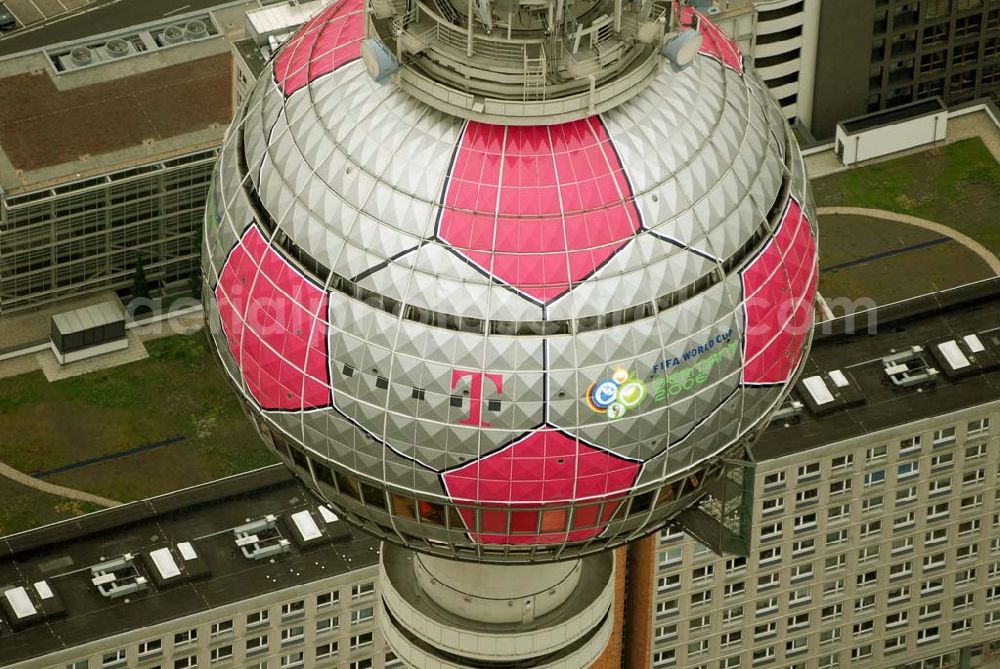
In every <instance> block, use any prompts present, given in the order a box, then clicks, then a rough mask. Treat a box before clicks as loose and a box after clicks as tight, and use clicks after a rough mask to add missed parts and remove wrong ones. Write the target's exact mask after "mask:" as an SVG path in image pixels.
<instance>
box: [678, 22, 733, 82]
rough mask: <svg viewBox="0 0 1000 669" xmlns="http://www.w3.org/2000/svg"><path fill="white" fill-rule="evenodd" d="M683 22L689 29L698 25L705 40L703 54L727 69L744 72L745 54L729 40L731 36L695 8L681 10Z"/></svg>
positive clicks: (702, 45) (702, 47)
mask: <svg viewBox="0 0 1000 669" xmlns="http://www.w3.org/2000/svg"><path fill="white" fill-rule="evenodd" d="M681 11H682V12H683V13H682V14H681V17H682V22H683V24H684V25H685V26H687V27H689V28H690V27H694V26H695V24H697V27H698V32H700V33H701V36H702V38H703V41H702V44H701V53H703V54H705V55H707V56H711V57H712V58H715V59H716V60H718V61H720V62H721V63H722V64H723V65H725V66H726V67H729V68H732V69H733V70H736V71H737V72H740V73H742V72H743V54H742V53H740V48H739V47H738V46H737V45H736V43H735V42H733V41H732V40H731V39H729V36H728V35H726V33H724V32H723V31H722V29H721V28H719V26H717V25H715V24H714V23H712V21H711V20H710V19H707V18H705V16H704V15H703V14H699V13H698V12H696V11H695V10H694V8H693V7H687V6H685V7H683V9H682V10H681Z"/></svg>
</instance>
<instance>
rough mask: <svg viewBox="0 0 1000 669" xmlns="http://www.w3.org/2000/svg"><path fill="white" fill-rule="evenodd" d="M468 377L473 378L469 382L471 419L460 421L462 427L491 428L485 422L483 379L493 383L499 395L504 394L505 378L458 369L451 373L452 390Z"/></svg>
mask: <svg viewBox="0 0 1000 669" xmlns="http://www.w3.org/2000/svg"><path fill="white" fill-rule="evenodd" d="M467 376H471V377H472V379H471V380H470V381H469V417H468V418H466V419H464V420H460V421H458V422H459V424H460V425H475V426H476V427H489V426H490V424H489V423H487V422H486V421H484V420H483V378H484V377H485V378H487V379H489V380H490V381H492V382H493V386H494V387H495V388H496V389H497V393H501V394H502V393H503V377H502V376H500V375H499V374H487V373H486V372H473V371H466V370H464V369H456V370H453V371H452V373H451V388H452V390H454V389H455V386H457V385H458V382H459V381H460V380H462V379H464V378H465V377H467Z"/></svg>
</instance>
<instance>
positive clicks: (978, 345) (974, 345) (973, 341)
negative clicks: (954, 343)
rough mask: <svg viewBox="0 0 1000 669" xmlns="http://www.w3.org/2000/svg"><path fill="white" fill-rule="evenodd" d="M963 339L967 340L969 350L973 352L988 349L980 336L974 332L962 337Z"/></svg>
mask: <svg viewBox="0 0 1000 669" xmlns="http://www.w3.org/2000/svg"><path fill="white" fill-rule="evenodd" d="M962 341H964V342H965V345H966V346H968V347H969V350H970V351H971V352H973V353H982V352H983V351H985V350H986V347H985V346H983V342H981V341H980V340H979V337H977V336H976V335H974V334H970V335H965V336H964V337H962Z"/></svg>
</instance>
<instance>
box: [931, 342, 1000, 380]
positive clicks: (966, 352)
mask: <svg viewBox="0 0 1000 669" xmlns="http://www.w3.org/2000/svg"><path fill="white" fill-rule="evenodd" d="M930 351H931V355H932V356H934V360H935V362H937V364H938V365H939V366H940V367H941V369H942V370H943V371H944V374H945V376H947V377H948V378H949V379H960V378H962V377H965V376H972V375H975V374H978V373H980V372H983V371H986V370H990V369H993V368H995V367H997V366H998V365H1000V360H998V359H997V356H996V355H995V354H994V353H993V352H992V351H990V350H988V349H987V348H986V346H985V345H984V344H983V342H982V340H981V339H979V337H978V336H977V335H974V334H971V335H966V336H965V337H962V338H961V339H947V340H945V341H941V342H937V343H936V344H933V345H931V347H930Z"/></svg>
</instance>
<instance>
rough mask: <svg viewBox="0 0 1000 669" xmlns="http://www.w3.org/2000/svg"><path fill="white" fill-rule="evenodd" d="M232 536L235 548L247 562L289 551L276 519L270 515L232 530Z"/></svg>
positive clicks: (288, 545)
mask: <svg viewBox="0 0 1000 669" xmlns="http://www.w3.org/2000/svg"><path fill="white" fill-rule="evenodd" d="M233 535H234V536H235V538H236V547H237V548H239V549H240V552H241V553H243V557H245V558H246V559H248V560H265V559H267V558H270V557H275V556H278V555H281V554H282V553H287V552H288V551H290V550H291V544H290V542H289V541H288V539H285V538H284V537H282V536H281V531H280V530H279V529H278V519H277V518H276V517H275V516H273V515H271V514H268V515H266V516H264V517H263V518H261V519H260V520H255V521H253V522H250V523H247V524H246V525H240V526H239V527H236V528H234V529H233Z"/></svg>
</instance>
